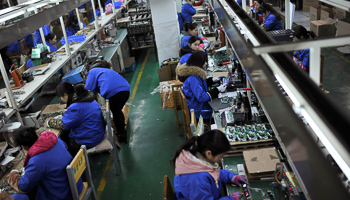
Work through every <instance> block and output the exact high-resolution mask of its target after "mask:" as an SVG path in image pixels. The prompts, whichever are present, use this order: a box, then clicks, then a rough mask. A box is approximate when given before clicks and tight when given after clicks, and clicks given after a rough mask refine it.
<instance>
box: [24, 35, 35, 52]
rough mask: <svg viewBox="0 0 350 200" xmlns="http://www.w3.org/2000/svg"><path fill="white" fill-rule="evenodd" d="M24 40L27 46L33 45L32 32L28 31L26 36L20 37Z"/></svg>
mask: <svg viewBox="0 0 350 200" xmlns="http://www.w3.org/2000/svg"><path fill="white" fill-rule="evenodd" d="M21 39H25V40H26V45H27V47H28V48H30V49H31V48H32V47H34V41H33V33H29V34H28V35H27V36H25V37H23V38H21Z"/></svg>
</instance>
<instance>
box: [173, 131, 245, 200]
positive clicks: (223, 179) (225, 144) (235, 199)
mask: <svg viewBox="0 0 350 200" xmlns="http://www.w3.org/2000/svg"><path fill="white" fill-rule="evenodd" d="M230 149H231V145H230V142H229V141H228V139H227V137H226V136H225V134H224V133H222V132H221V131H219V130H211V131H207V132H205V133H203V134H202V135H201V136H193V137H192V138H190V139H189V140H187V142H186V143H184V144H183V145H181V146H180V147H179V148H178V149H177V151H176V153H175V156H174V158H173V159H172V162H173V165H174V168H175V177H174V189H175V195H176V198H177V199H178V200H185V199H213V200H214V199H215V200H217V199H221V200H230V199H231V200H239V199H240V194H239V192H236V193H232V194H230V195H228V196H225V197H221V198H220V192H221V183H228V184H235V185H237V186H240V185H241V183H243V182H245V177H241V176H239V175H236V174H234V173H232V172H231V171H230V170H222V169H220V165H219V164H218V162H220V161H221V159H222V157H223V156H224V155H225V154H226V153H227V152H228V151H229V150H230ZM245 183H246V182H245Z"/></svg>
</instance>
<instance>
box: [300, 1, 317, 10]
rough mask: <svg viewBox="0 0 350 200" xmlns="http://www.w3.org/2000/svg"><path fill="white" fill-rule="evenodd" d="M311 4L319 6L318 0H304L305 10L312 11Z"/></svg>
mask: <svg viewBox="0 0 350 200" xmlns="http://www.w3.org/2000/svg"><path fill="white" fill-rule="evenodd" d="M311 6H318V0H303V11H307V12H309V11H310V7H311Z"/></svg>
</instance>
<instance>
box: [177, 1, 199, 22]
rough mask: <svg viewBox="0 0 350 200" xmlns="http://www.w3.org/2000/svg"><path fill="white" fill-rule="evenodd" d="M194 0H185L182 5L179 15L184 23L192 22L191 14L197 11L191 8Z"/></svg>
mask: <svg viewBox="0 0 350 200" xmlns="http://www.w3.org/2000/svg"><path fill="white" fill-rule="evenodd" d="M194 1H195V0H186V3H185V4H184V5H183V6H182V9H181V15H182V19H183V22H184V23H186V22H187V23H189V22H192V16H193V15H195V14H196V13H197V11H196V9H194V8H193V5H194Z"/></svg>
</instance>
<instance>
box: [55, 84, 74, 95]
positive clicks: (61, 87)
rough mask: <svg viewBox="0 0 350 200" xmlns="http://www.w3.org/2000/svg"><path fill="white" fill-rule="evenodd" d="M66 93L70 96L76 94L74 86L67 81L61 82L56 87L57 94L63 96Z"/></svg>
mask: <svg viewBox="0 0 350 200" xmlns="http://www.w3.org/2000/svg"><path fill="white" fill-rule="evenodd" d="M64 94H67V95H68V96H71V95H73V94H74V87H73V85H72V84H71V83H68V82H66V81H63V82H61V83H60V84H58V85H57V87H56V95H57V96H58V97H63V96H64Z"/></svg>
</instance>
